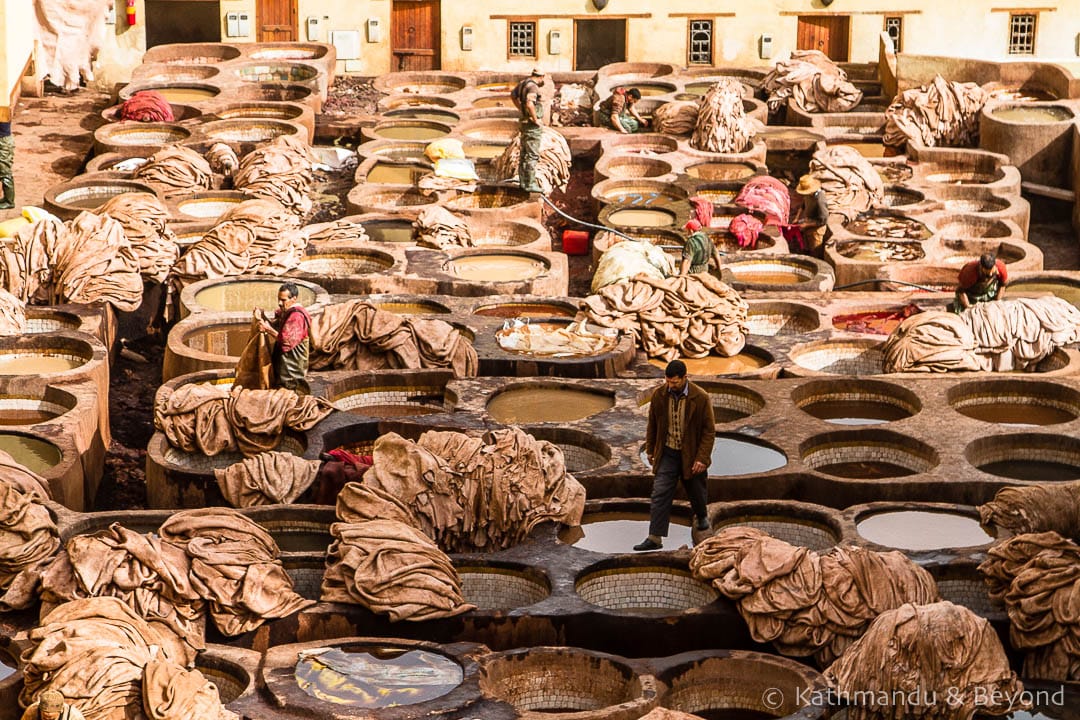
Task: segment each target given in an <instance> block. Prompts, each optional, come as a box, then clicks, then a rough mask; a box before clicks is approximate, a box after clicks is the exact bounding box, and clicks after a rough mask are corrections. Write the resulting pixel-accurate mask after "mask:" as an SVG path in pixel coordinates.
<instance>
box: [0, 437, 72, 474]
mask: <svg viewBox="0 0 1080 720" xmlns="http://www.w3.org/2000/svg"><path fill="white" fill-rule="evenodd" d="M0 450H3V451H4V452H6V453H7V454H8V455H10V456H11V457H12V458H14V459H15V462H17V463H19V464H20V465H22V466H23V467H25V468H27V469H28V470H32V471H33V472H36V473H38V474H39V475H40V474H41V473H44V472H47V471H48V470H49V468H51V467H55V466H56V465H59V464H60V461H61V460H62V459H63V455H62V453H61V452H60V448H58V447H56V446H55V445H53V444H52V443H51V442H47V441H45V440H39V439H38V438H35V437H30V436H29V435H15V434H13V433H0Z"/></svg>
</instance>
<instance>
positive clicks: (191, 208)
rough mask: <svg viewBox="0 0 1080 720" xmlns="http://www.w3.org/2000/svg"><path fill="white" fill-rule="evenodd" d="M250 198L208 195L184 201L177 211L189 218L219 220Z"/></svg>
mask: <svg viewBox="0 0 1080 720" xmlns="http://www.w3.org/2000/svg"><path fill="white" fill-rule="evenodd" d="M249 199H250V198H249V197H248V196H247V195H244V194H242V193H237V194H236V195H207V196H204V197H198V198H193V199H191V200H184V201H182V202H180V203H178V204H177V206H176V207H177V209H178V210H179V211H180V212H182V213H184V214H185V215H187V216H189V217H196V218H210V219H213V218H219V217H221V216H222V215H223V214H224V213H225V212H227V211H228V210H230V209H232V208H234V207H236V206H237V205H239V204H240V203H242V202H243V201H245V200H249Z"/></svg>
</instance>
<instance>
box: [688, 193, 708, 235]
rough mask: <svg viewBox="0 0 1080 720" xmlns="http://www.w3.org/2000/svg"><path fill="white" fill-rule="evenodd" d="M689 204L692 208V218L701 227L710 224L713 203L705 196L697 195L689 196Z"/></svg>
mask: <svg viewBox="0 0 1080 720" xmlns="http://www.w3.org/2000/svg"><path fill="white" fill-rule="evenodd" d="M690 205H691V207H693V209H694V214H693V218H694V219H695V220H697V221H698V222H699V223H701V227H709V226H710V225H712V216H713V204H712V200H710V199H709V198H707V197H702V196H701V195H697V196H695V197H692V198H690Z"/></svg>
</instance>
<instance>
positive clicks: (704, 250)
mask: <svg viewBox="0 0 1080 720" xmlns="http://www.w3.org/2000/svg"><path fill="white" fill-rule="evenodd" d="M683 229H684V230H686V231H687V232H688V233H689V235H687V236H686V242H685V243H684V244H683V251H682V262H681V263H680V264H679V274H680V275H686V274H687V273H688V272H689V273H692V274H697V273H707V272H709V260H713V261H714V262H715V263H716V272H717V273H719V272H720V262H721V261H720V251H719V250H718V249H717V248H716V246H715V245H714V244H713V241H712V240H710V239H709V236H708V235H706V234H705V231H703V230H702V229H701V223H699V222H698V221H697V220H689V221H687V223H686V225H684V226H683Z"/></svg>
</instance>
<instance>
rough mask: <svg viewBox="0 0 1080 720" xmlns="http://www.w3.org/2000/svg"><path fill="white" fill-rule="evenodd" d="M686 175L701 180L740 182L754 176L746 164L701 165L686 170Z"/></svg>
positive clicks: (716, 163)
mask: <svg viewBox="0 0 1080 720" xmlns="http://www.w3.org/2000/svg"><path fill="white" fill-rule="evenodd" d="M686 174H687V175H689V176H690V177H692V178H698V179H699V180H740V179H742V178H748V177H750V176H751V175H753V174H754V168H752V167H751V166H749V165H746V164H745V163H724V162H714V163H699V164H697V165H691V166H690V167H688V168H686Z"/></svg>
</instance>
